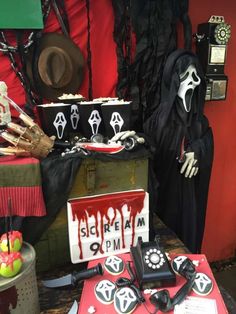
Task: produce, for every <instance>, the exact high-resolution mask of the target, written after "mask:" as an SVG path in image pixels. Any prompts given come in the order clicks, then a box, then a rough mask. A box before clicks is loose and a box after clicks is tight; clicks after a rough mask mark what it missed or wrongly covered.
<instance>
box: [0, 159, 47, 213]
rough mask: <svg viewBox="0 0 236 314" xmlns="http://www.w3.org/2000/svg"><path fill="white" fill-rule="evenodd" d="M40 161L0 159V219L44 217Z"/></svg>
mask: <svg viewBox="0 0 236 314" xmlns="http://www.w3.org/2000/svg"><path fill="white" fill-rule="evenodd" d="M41 183H42V182H41V173H40V164H39V160H38V159H36V158H31V157H29V158H28V157H27V158H19V157H13V156H7V157H0V217H3V216H6V215H9V214H10V213H9V208H8V207H9V200H11V207H12V209H11V215H12V216H14V215H16V216H44V215H46V209H45V204H44V199H43V193H42V185H41Z"/></svg>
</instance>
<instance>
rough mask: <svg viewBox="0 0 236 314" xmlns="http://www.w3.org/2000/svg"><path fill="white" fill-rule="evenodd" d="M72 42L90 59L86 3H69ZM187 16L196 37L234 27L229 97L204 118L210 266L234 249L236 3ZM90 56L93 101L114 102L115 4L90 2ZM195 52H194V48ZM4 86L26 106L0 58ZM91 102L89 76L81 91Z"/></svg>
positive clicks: (198, 5) (204, 5) (203, 4)
mask: <svg viewBox="0 0 236 314" xmlns="http://www.w3.org/2000/svg"><path fill="white" fill-rule="evenodd" d="M65 3H66V8H67V12H68V15H69V23H70V27H71V37H72V39H73V40H74V42H75V43H76V44H77V45H78V46H79V47H80V48H81V50H82V52H83V54H84V56H85V58H86V55H87V50H86V45H87V16H86V14H87V13H86V2H85V0H65ZM189 3H190V8H189V15H190V18H191V21H192V24H193V32H196V29H197V24H198V23H203V22H206V21H207V20H208V19H209V17H210V16H211V15H223V16H224V17H225V20H226V22H228V23H229V24H231V26H232V37H231V39H230V42H229V46H228V52H227V64H226V67H225V73H226V75H228V78H229V83H228V93H227V99H226V100H225V101H215V102H207V103H206V106H205V113H206V115H207V117H208V119H209V121H210V124H211V126H212V128H213V132H214V137H215V156H214V164H213V171H212V177H211V183H210V191H209V199H208V208H207V218H206V229H205V236H204V241H203V250H202V251H203V253H205V254H206V255H207V257H208V259H209V260H211V261H212V260H219V259H223V258H227V257H231V256H233V255H234V254H235V249H236V228H235V222H236V193H235V191H236V140H235V139H234V137H235V134H236V97H235V96H236V95H235V94H236V90H235V82H236V71H235V67H234V63H235V60H234V59H235V53H236V39H235V38H236V35H235V33H236V21H235V12H236V2H235V1H234V0H227V1H225V2H222V1H220V0H216V1H214V4H213V3H212V1H210V0H199V1H189ZM90 6H91V10H90V18H91V52H92V71H93V96H94V98H95V97H100V96H104V97H105V96H114V95H115V85H116V81H117V65H116V51H115V43H114V41H113V37H112V33H113V10H112V4H111V0H99V1H98V0H91V1H90ZM52 31H53V32H54V31H55V32H58V31H60V27H59V24H58V21H57V19H56V17H55V14H54V12H51V14H50V16H49V19H48V21H47V24H46V25H45V32H52ZM194 49H195V48H194ZM0 64H1V70H0V80H2V81H5V82H6V84H7V85H8V90H9V96H10V97H11V98H12V99H13V100H14V101H16V102H17V103H18V104H24V102H25V95H24V91H23V89H22V87H21V85H20V82H19V80H18V78H17V77H16V75H15V73H14V72H13V71H12V70H11V67H10V63H9V60H8V58H7V57H6V56H4V55H3V54H2V53H0ZM78 92H79V93H80V94H82V95H84V96H85V97H87V96H88V71H87V70H86V74H85V79H84V81H83V84H82V86H81V88H80V90H79V91H78Z"/></svg>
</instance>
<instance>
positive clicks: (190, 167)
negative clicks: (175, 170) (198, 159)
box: [185, 160, 193, 178]
mask: <svg viewBox="0 0 236 314" xmlns="http://www.w3.org/2000/svg"><path fill="white" fill-rule="evenodd" d="M192 167H193V160H190V162H189V165H188V167H187V170H186V173H185V177H186V178H187V177H188V176H189V175H190V173H191V169H192Z"/></svg>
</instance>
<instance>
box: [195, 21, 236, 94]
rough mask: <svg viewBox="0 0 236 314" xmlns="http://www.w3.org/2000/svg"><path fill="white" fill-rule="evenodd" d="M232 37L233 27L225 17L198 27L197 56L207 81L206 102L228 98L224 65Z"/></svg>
mask: <svg viewBox="0 0 236 314" xmlns="http://www.w3.org/2000/svg"><path fill="white" fill-rule="evenodd" d="M230 36H231V26H230V25H229V24H227V23H225V20H224V17H223V16H216V15H213V16H211V17H210V19H209V21H208V22H207V23H202V24H199V25H198V28H197V33H196V34H195V38H196V54H197V56H198V58H199V61H200V63H201V65H202V67H203V71H204V73H205V77H206V81H207V91H206V100H224V99H225V98H226V91H227V82H228V77H227V76H226V75H225V74H224V65H225V61H226V52H227V44H228V41H229V39H230Z"/></svg>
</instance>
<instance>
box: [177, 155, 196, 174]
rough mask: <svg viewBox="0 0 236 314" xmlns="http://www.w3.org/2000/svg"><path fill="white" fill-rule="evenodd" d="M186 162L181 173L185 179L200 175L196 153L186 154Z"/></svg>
mask: <svg viewBox="0 0 236 314" xmlns="http://www.w3.org/2000/svg"><path fill="white" fill-rule="evenodd" d="M185 157H186V159H185V161H184V164H183V166H182V167H181V170H180V173H181V174H183V173H184V172H185V174H184V176H185V178H192V176H195V175H196V174H197V173H198V167H197V166H196V164H197V159H195V158H194V152H189V153H185Z"/></svg>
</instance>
